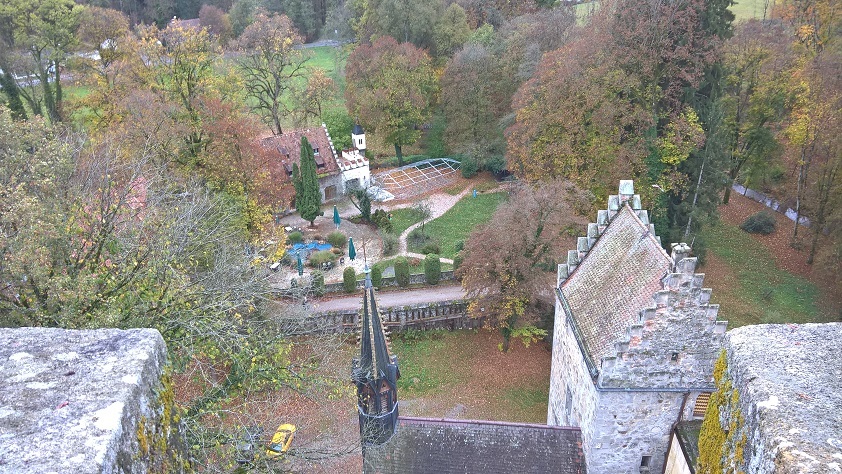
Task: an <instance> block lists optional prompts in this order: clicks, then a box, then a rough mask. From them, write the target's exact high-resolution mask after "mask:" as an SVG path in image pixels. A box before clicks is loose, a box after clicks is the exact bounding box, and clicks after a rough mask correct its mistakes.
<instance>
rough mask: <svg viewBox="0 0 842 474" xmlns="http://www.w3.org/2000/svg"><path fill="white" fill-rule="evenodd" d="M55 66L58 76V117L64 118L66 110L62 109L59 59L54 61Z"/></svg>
mask: <svg viewBox="0 0 842 474" xmlns="http://www.w3.org/2000/svg"><path fill="white" fill-rule="evenodd" d="M53 68H55V76H56V117H58V119H59V120H62V119H63V118H64V111H63V110H62V92H61V70H60V69H59V63H58V61H53Z"/></svg>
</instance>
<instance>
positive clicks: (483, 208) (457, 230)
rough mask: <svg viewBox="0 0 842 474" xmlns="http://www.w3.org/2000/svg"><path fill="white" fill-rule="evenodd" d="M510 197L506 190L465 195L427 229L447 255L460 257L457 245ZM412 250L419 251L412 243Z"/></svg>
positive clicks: (442, 252) (487, 219)
mask: <svg viewBox="0 0 842 474" xmlns="http://www.w3.org/2000/svg"><path fill="white" fill-rule="evenodd" d="M508 197H509V194H508V193H506V192H497V193H488V194H480V195H478V196H477V197H476V198H474V197H472V196H470V195H469V196H465V197H464V198H462V200H460V201H459V202H457V203H456V205H455V206H453V207H452V208H450V209H449V210H448V211H447V212H445V213H444V215H442V216H441V217H439V218H437V219H433V220H432V221H430V222H428V223H427V224H426V225H425V226H424V227H425V232H426V234H427V235H428V236H430V237H432V239H433V240H435V241H436V242H438V244H439V246H440V248H441V252H440V255H441V256H442V257H444V258H453V257H455V256H456V244H457V243H458V242H464V241H465V239H467V238H468V235H469V234H470V233H471V231H472V230H474V228H475V227H476V226H478V225H480V224H485V223H486V222H488V221H489V220H491V215H492V214H494V211H495V210H496V209H497V206H499V205H500V203H502V202H503V201H505V200H506V199H507V198H508ZM409 250H410V251H411V252H418V251H420V248H416V247H413V245H412V243H411V242H409Z"/></svg>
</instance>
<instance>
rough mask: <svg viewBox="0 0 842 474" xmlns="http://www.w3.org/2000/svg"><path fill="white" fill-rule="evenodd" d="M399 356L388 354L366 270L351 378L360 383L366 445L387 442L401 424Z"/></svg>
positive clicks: (362, 420) (362, 431)
mask: <svg viewBox="0 0 842 474" xmlns="http://www.w3.org/2000/svg"><path fill="white" fill-rule="evenodd" d="M400 376H401V374H400V370H399V369H398V358H397V356H394V355H390V354H389V348H388V346H387V344H386V334H385V332H384V328H383V323H382V321H381V320H380V314H379V313H378V311H377V302H376V301H375V299H374V287H373V286H372V284H371V278H370V274H369V272H368V269H366V278H365V289H364V290H363V315H362V328H361V330H360V357H359V359H354V361H353V365H352V369H351V379H352V380H353V381H354V383H355V384H356V385H357V409H358V411H359V417H360V437H361V438H362V444H363V447H366V446H377V445H381V444H383V443H385V442H386V441H388V440H389V438H391V437H392V435H393V434H395V428H396V427H397V423H398V385H397V383H398V379H399V378H400Z"/></svg>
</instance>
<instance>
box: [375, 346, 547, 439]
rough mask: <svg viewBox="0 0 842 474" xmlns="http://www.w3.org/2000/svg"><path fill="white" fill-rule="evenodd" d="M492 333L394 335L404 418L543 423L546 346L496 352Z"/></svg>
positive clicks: (516, 347) (393, 350) (545, 405)
mask: <svg viewBox="0 0 842 474" xmlns="http://www.w3.org/2000/svg"><path fill="white" fill-rule="evenodd" d="M500 340H501V338H500V334H499V332H497V331H488V330H484V329H479V330H476V329H475V330H463V331H452V332H449V331H441V330H436V331H427V332H422V331H406V332H403V333H396V334H395V335H394V336H393V340H392V343H391V352H392V353H393V354H396V355H397V356H398V362H399V364H400V370H401V378H400V379H399V380H398V397H399V398H400V399H401V400H402V402H401V403H402V405H401V413H402V414H403V415H406V416H427V417H433V418H442V417H447V418H454V417H455V418H465V419H474V420H499V421H509V422H521V423H541V424H543V423H546V421H547V400H548V394H549V375H550V361H551V359H552V356H551V352H550V351H549V350H548V346H546V345H544V344H533V345H532V346H530V347H529V348H525V347H523V346H522V345H520V344H515V345H513V346H512V350H511V351H510V352H509V353H505V354H504V353H502V352H500V351H499V350H498V349H497V344H498V343H499V342H500Z"/></svg>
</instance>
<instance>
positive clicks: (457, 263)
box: [453, 252, 465, 275]
mask: <svg viewBox="0 0 842 474" xmlns="http://www.w3.org/2000/svg"><path fill="white" fill-rule="evenodd" d="M464 260H465V257H463V256H462V252H459V253H457V254H456V256H455V257H453V274H454V275H455V274H456V270H458V269H459V267H461V266H462V262H463V261H464Z"/></svg>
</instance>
